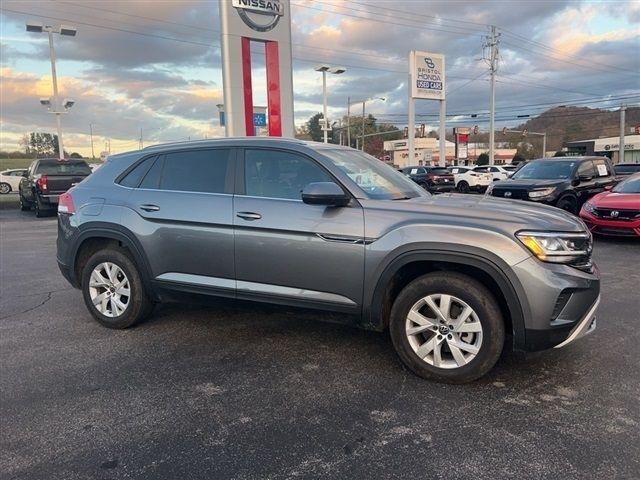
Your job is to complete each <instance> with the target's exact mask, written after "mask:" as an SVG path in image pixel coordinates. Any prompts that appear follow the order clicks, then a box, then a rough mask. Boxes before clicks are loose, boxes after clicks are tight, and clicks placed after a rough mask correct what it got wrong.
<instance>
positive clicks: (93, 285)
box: [89, 262, 131, 318]
mask: <svg viewBox="0 0 640 480" xmlns="http://www.w3.org/2000/svg"><path fill="white" fill-rule="evenodd" d="M89 296H90V297H91V301H92V302H93V306H94V307H95V308H96V310H98V312H100V313H101V314H102V315H104V316H105V317H111V318H114V317H119V316H120V315H122V314H123V313H124V312H125V310H126V309H127V307H128V306H129V300H130V298H131V286H130V284H129V279H128V278H127V276H126V275H125V273H124V271H123V270H122V269H121V268H120V267H119V266H118V265H116V264H115V263H111V262H103V263H100V264H98V265H96V267H95V268H94V269H93V271H92V272H91V278H90V280H89Z"/></svg>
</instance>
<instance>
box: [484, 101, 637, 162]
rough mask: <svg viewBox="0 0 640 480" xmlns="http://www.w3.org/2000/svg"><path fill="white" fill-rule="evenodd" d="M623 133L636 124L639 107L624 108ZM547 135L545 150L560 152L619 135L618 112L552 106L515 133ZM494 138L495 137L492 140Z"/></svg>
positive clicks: (517, 128) (626, 132)
mask: <svg viewBox="0 0 640 480" xmlns="http://www.w3.org/2000/svg"><path fill="white" fill-rule="evenodd" d="M625 125H626V131H625V134H627V135H629V134H630V132H629V128H630V127H635V126H636V125H640V107H627V111H626V118H625ZM525 128H526V129H527V130H528V131H530V132H546V133H547V151H552V150H560V149H561V148H562V146H563V145H564V144H565V143H566V142H572V141H575V140H589V139H592V138H599V137H616V136H618V135H620V112H619V111H618V110H614V111H609V110H600V109H597V108H588V107H571V106H567V107H554V108H552V109H550V110H547V111H546V112H543V113H541V114H540V115H539V116H537V117H535V118H532V119H530V120H528V121H527V122H526V123H523V124H520V125H518V126H517V127H515V130H523V129H525ZM497 138H498V135H496V139H497Z"/></svg>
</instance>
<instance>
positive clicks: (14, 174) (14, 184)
mask: <svg viewBox="0 0 640 480" xmlns="http://www.w3.org/2000/svg"><path fill="white" fill-rule="evenodd" d="M25 173H27V169H26V168H18V169H12V170H5V171H3V172H0V194H2V195H4V194H5V193H9V192H17V191H18V185H20V180H22V177H23V176H24V174H25Z"/></svg>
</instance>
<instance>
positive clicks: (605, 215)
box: [580, 173, 640, 238]
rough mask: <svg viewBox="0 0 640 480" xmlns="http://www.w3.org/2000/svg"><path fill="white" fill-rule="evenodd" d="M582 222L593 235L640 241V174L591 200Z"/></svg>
mask: <svg viewBox="0 0 640 480" xmlns="http://www.w3.org/2000/svg"><path fill="white" fill-rule="evenodd" d="M580 218H582V220H583V221H584V223H586V224H587V226H588V227H589V229H590V230H591V231H592V232H593V233H596V234H602V235H615V236H621V237H638V238H640V173H636V174H633V175H631V176H630V177H629V178H627V179H626V180H625V181H623V182H620V183H619V184H617V185H616V186H615V187H613V189H611V190H610V191H608V192H603V193H600V194H598V195H596V196H595V197H592V198H590V199H589V200H588V201H587V202H586V203H585V204H584V205H583V206H582V210H580Z"/></svg>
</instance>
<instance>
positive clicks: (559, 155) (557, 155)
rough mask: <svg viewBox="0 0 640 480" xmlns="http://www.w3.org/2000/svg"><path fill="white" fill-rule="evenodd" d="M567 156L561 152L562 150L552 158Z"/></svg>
mask: <svg viewBox="0 0 640 480" xmlns="http://www.w3.org/2000/svg"><path fill="white" fill-rule="evenodd" d="M566 155H567V152H563V151H562V150H558V151H557V152H556V153H554V154H553V156H554V157H564V156H566Z"/></svg>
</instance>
